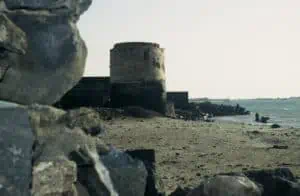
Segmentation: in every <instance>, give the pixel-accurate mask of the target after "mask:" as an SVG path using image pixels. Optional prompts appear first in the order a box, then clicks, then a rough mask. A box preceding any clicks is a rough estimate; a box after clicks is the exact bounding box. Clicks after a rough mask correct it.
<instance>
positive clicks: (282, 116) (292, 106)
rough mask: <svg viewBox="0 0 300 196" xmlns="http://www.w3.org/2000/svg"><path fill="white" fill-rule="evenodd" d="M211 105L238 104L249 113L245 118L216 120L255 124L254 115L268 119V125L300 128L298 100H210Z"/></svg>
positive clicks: (299, 105)
mask: <svg viewBox="0 0 300 196" xmlns="http://www.w3.org/2000/svg"><path fill="white" fill-rule="evenodd" d="M211 102H213V103H218V104H224V105H225V104H226V105H236V104H239V105H240V106H242V107H245V108H246V109H247V110H248V111H250V112H251V114H250V115H245V116H227V117H219V118H217V120H221V121H233V122H242V123H247V124H257V123H256V122H255V113H259V114H260V116H267V117H270V120H269V123H268V124H274V123H276V124H279V125H281V126H282V127H294V128H300V98H299V97H297V98H277V99H233V100H229V99H226V100H211Z"/></svg>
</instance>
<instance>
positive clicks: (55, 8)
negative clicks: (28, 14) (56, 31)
mask: <svg viewBox="0 0 300 196" xmlns="http://www.w3.org/2000/svg"><path fill="white" fill-rule="evenodd" d="M4 1H5V4H6V7H7V9H10V10H20V9H27V10H37V11H38V10H47V11H49V12H52V13H56V14H58V13H60V14H66V13H68V14H72V15H75V16H76V15H77V16H79V15H81V14H82V13H83V12H85V11H86V10H87V9H88V8H89V6H90V5H91V3H92V0H60V1H53V0H4Z"/></svg>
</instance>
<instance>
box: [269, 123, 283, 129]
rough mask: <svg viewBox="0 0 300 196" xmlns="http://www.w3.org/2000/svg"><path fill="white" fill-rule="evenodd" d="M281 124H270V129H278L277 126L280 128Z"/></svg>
mask: <svg viewBox="0 0 300 196" xmlns="http://www.w3.org/2000/svg"><path fill="white" fill-rule="evenodd" d="M280 127H281V126H280V125H279V124H272V125H271V128H272V129H278V128H280Z"/></svg>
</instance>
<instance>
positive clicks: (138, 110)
mask: <svg viewBox="0 0 300 196" xmlns="http://www.w3.org/2000/svg"><path fill="white" fill-rule="evenodd" d="M123 109H124V114H125V115H128V116H132V117H136V118H153V117H157V116H162V115H161V114H160V113H158V112H155V111H151V110H148V109H144V108H142V107H139V106H128V107H124V108H123Z"/></svg>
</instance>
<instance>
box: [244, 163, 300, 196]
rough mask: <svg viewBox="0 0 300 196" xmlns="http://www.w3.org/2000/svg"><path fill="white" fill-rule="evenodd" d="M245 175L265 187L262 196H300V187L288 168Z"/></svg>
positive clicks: (249, 172) (252, 172)
mask: <svg viewBox="0 0 300 196" xmlns="http://www.w3.org/2000/svg"><path fill="white" fill-rule="evenodd" d="M245 175H246V176H247V177H248V178H250V179H251V180H253V181H255V182H257V183H259V184H261V185H262V186H263V188H264V192H263V195H262V196H296V195H300V186H299V184H298V183H297V180H296V178H295V176H294V175H293V173H292V172H291V171H290V170H289V169H288V168H278V169H274V170H254V171H247V172H245Z"/></svg>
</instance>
